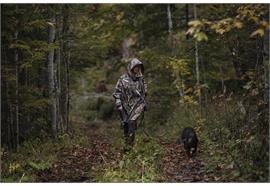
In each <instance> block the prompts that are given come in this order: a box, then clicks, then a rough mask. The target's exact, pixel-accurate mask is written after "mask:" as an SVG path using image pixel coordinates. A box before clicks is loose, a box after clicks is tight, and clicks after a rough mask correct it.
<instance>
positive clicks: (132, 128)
mask: <svg viewBox="0 0 270 186" xmlns="http://www.w3.org/2000/svg"><path fill="white" fill-rule="evenodd" d="M136 130H137V122H136V121H134V120H131V121H130V122H129V123H128V124H126V125H124V137H125V143H126V146H127V147H132V146H133V145H134V140H135V132H136Z"/></svg>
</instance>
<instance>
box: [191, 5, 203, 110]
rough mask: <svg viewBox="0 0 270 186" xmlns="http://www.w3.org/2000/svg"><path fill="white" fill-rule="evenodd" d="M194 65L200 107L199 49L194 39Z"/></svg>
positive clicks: (195, 8)
mask: <svg viewBox="0 0 270 186" xmlns="http://www.w3.org/2000/svg"><path fill="white" fill-rule="evenodd" d="M193 8H194V10H193V11H194V19H195V20H196V19H197V18H198V17H197V5H196V4H194V7H193ZM195 63H196V86H197V90H198V96H199V104H200V105H201V102H202V100H201V99H202V98H201V87H200V68H199V48H198V41H197V39H195Z"/></svg>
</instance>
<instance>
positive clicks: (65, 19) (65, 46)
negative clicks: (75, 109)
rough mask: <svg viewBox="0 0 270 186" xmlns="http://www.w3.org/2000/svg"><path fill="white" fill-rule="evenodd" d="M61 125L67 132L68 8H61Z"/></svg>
mask: <svg viewBox="0 0 270 186" xmlns="http://www.w3.org/2000/svg"><path fill="white" fill-rule="evenodd" d="M62 32H63V61H64V74H63V76H64V82H63V123H64V130H65V132H68V131H69V78H70V75H69V64H70V46H69V45H70V41H69V6H68V5H64V7H63V30H62Z"/></svg>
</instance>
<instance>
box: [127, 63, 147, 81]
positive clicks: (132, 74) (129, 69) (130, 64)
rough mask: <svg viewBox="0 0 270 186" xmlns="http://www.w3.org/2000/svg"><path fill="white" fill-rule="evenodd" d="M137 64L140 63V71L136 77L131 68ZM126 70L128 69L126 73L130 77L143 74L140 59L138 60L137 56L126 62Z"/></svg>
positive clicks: (133, 77)
mask: <svg viewBox="0 0 270 186" xmlns="http://www.w3.org/2000/svg"><path fill="white" fill-rule="evenodd" d="M137 65H140V66H141V73H140V74H138V75H137V76H136V77H135V75H134V73H133V72H132V70H133V68H134V67H135V66H137ZM127 70H128V75H129V76H130V77H131V78H132V79H136V78H139V77H142V76H143V73H144V66H143V63H142V62H141V61H139V60H138V59H137V58H134V59H133V60H132V61H131V62H130V63H129V64H128V67H127Z"/></svg>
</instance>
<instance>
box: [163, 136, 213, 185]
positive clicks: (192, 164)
mask: <svg viewBox="0 0 270 186" xmlns="http://www.w3.org/2000/svg"><path fill="white" fill-rule="evenodd" d="M160 144H161V145H163V146H164V147H165V149H167V153H166V155H165V157H164V158H163V162H162V165H163V167H162V168H163V172H164V174H165V175H164V177H165V180H164V182H215V181H218V180H217V179H218V178H215V177H214V176H209V175H206V174H205V173H204V169H203V167H204V164H203V162H202V161H201V160H200V159H199V158H197V157H194V158H188V157H187V155H186V154H185V151H184V150H183V147H182V146H181V145H179V144H177V143H176V142H172V141H161V142H160Z"/></svg>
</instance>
